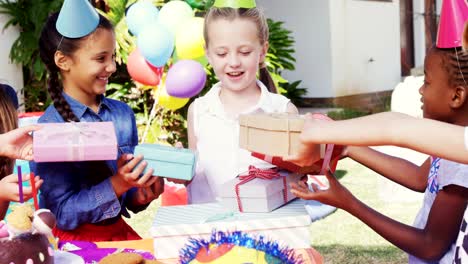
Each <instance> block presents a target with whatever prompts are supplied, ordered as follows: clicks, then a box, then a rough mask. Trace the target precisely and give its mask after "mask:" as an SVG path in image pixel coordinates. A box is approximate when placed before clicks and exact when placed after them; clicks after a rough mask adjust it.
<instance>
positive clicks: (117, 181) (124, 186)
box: [111, 154, 153, 197]
mask: <svg viewBox="0 0 468 264" xmlns="http://www.w3.org/2000/svg"><path fill="white" fill-rule="evenodd" d="M142 160H143V156H142V155H138V156H136V157H134V156H133V155H132V154H123V155H122V156H121V157H120V158H119V160H118V161H117V167H118V169H117V173H116V174H115V175H114V176H112V178H111V183H112V186H113V187H114V191H115V193H116V195H117V197H120V196H121V195H122V194H123V193H125V192H126V191H128V190H129V189H130V188H132V187H147V186H149V185H150V184H148V181H149V180H150V179H151V177H153V176H152V175H153V169H149V170H147V171H146V173H145V174H144V175H143V176H142V177H140V175H141V174H142V173H143V171H144V170H145V168H146V165H147V163H146V161H142Z"/></svg>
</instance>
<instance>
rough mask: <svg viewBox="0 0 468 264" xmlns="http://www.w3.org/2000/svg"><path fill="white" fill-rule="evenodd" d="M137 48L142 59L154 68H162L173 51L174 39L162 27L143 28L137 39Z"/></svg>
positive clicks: (157, 25) (156, 25)
mask: <svg viewBox="0 0 468 264" xmlns="http://www.w3.org/2000/svg"><path fill="white" fill-rule="evenodd" d="M137 46H138V49H139V50H140V52H141V54H142V55H143V57H144V58H145V59H146V60H147V61H148V62H149V63H151V65H153V66H155V67H162V66H164V64H166V62H167V60H168V59H169V58H170V57H171V55H172V51H173V50H174V37H173V36H172V34H171V33H170V32H169V31H168V30H167V29H166V27H164V26H163V25H161V24H159V23H156V24H152V25H148V26H145V27H144V28H143V30H142V31H141V32H140V34H139V35H138V37H137Z"/></svg>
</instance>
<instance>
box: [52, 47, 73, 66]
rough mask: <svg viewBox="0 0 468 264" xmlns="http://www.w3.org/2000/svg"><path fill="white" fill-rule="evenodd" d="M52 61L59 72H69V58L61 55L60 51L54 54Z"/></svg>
mask: <svg viewBox="0 0 468 264" xmlns="http://www.w3.org/2000/svg"><path fill="white" fill-rule="evenodd" d="M54 61H55V65H57V67H58V68H59V69H60V70H61V71H69V70H70V64H71V63H70V58H69V57H68V56H66V55H65V54H63V53H62V52H61V51H56V52H55V54H54Z"/></svg>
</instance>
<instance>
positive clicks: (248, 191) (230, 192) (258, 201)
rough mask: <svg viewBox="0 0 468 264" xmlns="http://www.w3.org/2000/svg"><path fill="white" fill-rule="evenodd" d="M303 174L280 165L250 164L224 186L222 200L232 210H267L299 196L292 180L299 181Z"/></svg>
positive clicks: (265, 211)
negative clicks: (292, 188)
mask: <svg viewBox="0 0 468 264" xmlns="http://www.w3.org/2000/svg"><path fill="white" fill-rule="evenodd" d="M302 176H304V175H303V174H298V173H291V172H287V171H284V170H282V171H280V170H278V169H277V168H270V169H258V168H255V167H253V166H250V168H249V171H248V172H247V173H246V174H245V175H239V176H238V177H237V178H235V179H232V180H230V181H228V182H226V183H225V184H223V186H222V191H221V193H222V196H221V203H222V204H223V205H224V206H225V207H226V208H227V209H230V210H235V211H239V212H245V213H247V212H248V213H267V212H271V211H273V210H275V209H276V208H278V207H280V206H282V205H284V204H286V203H287V202H289V201H291V200H292V199H294V198H296V196H294V195H293V194H292V193H291V191H290V188H289V183H291V182H297V181H299V180H300V179H301V177H302Z"/></svg>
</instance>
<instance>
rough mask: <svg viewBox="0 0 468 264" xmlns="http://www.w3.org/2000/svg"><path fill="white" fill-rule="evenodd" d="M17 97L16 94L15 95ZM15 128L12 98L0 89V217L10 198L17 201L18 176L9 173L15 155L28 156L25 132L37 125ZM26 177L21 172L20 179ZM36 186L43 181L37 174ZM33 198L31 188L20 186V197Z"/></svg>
mask: <svg viewBox="0 0 468 264" xmlns="http://www.w3.org/2000/svg"><path fill="white" fill-rule="evenodd" d="M15 96H16V94H15ZM17 127H18V115H17V114H16V108H15V106H14V100H12V99H11V97H10V96H9V95H8V94H7V93H6V92H5V90H4V89H0V220H1V219H3V218H4V217H5V214H6V212H7V210H8V206H9V205H10V201H14V202H19V201H20V197H19V188H18V176H17V175H14V174H12V173H13V166H14V164H15V158H22V159H31V149H32V146H31V145H32V140H31V137H30V136H29V135H28V132H31V131H33V130H35V129H36V128H37V127H34V126H30V127H25V128H21V129H17ZM28 180H29V174H25V175H23V181H28ZM35 180H36V188H37V189H39V187H40V186H41V184H42V180H41V179H40V177H39V176H36V178H35ZM31 197H32V188H31V187H30V186H28V187H23V199H24V200H25V201H26V200H29V199H30V198H31Z"/></svg>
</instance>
